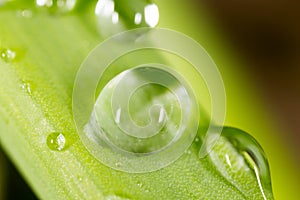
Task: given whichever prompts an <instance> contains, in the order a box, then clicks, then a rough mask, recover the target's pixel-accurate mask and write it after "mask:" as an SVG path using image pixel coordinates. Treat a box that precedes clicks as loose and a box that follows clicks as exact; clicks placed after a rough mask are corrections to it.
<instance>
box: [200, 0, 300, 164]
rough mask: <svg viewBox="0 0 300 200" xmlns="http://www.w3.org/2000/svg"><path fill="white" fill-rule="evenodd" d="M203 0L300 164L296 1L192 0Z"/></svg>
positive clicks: (299, 38) (299, 13)
mask: <svg viewBox="0 0 300 200" xmlns="http://www.w3.org/2000/svg"><path fill="white" fill-rule="evenodd" d="M194 1H195V3H201V4H205V5H206V6H207V9H208V11H209V13H210V14H211V16H212V17H213V20H214V22H216V24H217V26H219V27H220V29H221V30H222V31H223V33H225V38H227V39H228V40H229V42H230V43H232V46H233V48H235V49H236V51H237V52H239V55H241V56H242V57H243V58H242V60H245V61H246V63H247V65H245V66H240V67H241V68H243V70H245V71H246V72H247V73H248V74H249V76H250V77H251V80H253V81H255V85H258V86H259V87H258V88H257V90H259V91H258V93H259V94H262V95H263V98H264V101H265V102H267V108H266V109H267V110H268V112H269V113H271V114H272V115H273V116H274V120H275V121H276V123H277V124H278V126H279V127H281V129H282V130H285V131H284V132H283V133H281V134H282V135H281V136H280V137H281V138H282V139H283V142H284V143H286V144H289V146H290V152H292V154H293V157H294V158H295V160H297V163H298V164H299V166H300V156H299V152H300V1H297V0H275V1H274V0H264V1H261V0H242V1H240V0H226V1H224V0H223V1H218V0H210V1H203V0H200V1H199V0H194Z"/></svg>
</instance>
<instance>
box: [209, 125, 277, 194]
mask: <svg viewBox="0 0 300 200" xmlns="http://www.w3.org/2000/svg"><path fill="white" fill-rule="evenodd" d="M208 157H209V159H210V161H211V162H212V163H213V165H214V166H215V168H216V169H217V171H219V173H220V174H221V175H222V176H223V177H224V178H225V179H226V180H227V181H229V182H230V183H231V184H232V185H233V186H234V187H236V188H237V189H238V190H239V191H241V192H242V193H243V194H246V196H247V194H249V196H247V197H249V198H251V196H250V193H249V191H251V194H253V191H255V192H256V193H257V194H259V195H260V196H261V197H262V199H264V200H266V199H273V194H272V187H271V178H270V172H269V165H268V162H267V159H266V156H265V153H264V152H263V150H262V148H261V146H260V145H259V144H258V143H257V142H256V140H255V139H254V138H253V137H251V136H250V135H249V134H247V133H245V132H243V131H241V130H239V129H235V128H229V127H225V128H224V129H223V132H222V136H221V137H220V138H219V140H218V141H217V143H216V144H215V146H214V147H213V149H212V151H211V152H210V153H209V155H208Z"/></svg>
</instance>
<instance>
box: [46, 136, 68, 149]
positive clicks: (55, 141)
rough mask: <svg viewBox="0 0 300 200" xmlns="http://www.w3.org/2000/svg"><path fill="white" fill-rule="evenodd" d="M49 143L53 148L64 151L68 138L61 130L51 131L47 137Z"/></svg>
mask: <svg viewBox="0 0 300 200" xmlns="http://www.w3.org/2000/svg"><path fill="white" fill-rule="evenodd" d="M47 145H48V147H49V148H50V149H51V150H54V151H62V150H64V148H65V146H66V138H65V136H64V135H63V134H62V133H59V132H53V133H50V134H49V135H48V138H47Z"/></svg>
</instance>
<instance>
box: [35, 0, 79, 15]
mask: <svg viewBox="0 0 300 200" xmlns="http://www.w3.org/2000/svg"><path fill="white" fill-rule="evenodd" d="M76 3H77V0H36V5H37V6H38V7H40V8H44V9H46V10H47V11H48V12H49V13H67V12H70V11H72V10H73V9H74V8H75V6H76Z"/></svg>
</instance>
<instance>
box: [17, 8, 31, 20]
mask: <svg viewBox="0 0 300 200" xmlns="http://www.w3.org/2000/svg"><path fill="white" fill-rule="evenodd" d="M32 15H33V13H32V11H31V10H19V11H17V17H20V18H28V19H29V18H31V17H32Z"/></svg>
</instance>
